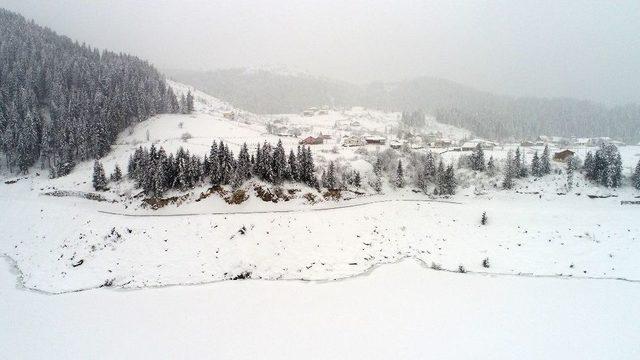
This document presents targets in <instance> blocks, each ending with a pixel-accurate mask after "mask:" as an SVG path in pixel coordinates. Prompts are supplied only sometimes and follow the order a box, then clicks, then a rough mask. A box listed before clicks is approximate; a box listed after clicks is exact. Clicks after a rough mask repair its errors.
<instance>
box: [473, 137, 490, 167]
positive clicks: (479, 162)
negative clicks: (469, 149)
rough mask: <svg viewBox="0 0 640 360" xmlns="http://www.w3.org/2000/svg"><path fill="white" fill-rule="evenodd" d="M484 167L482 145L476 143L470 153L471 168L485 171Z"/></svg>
mask: <svg viewBox="0 0 640 360" xmlns="http://www.w3.org/2000/svg"><path fill="white" fill-rule="evenodd" d="M485 169H486V165H485V162H484V151H483V150H482V146H481V145H480V144H479V143H478V145H476V148H475V149H474V150H473V153H472V154H471V170H475V171H485Z"/></svg>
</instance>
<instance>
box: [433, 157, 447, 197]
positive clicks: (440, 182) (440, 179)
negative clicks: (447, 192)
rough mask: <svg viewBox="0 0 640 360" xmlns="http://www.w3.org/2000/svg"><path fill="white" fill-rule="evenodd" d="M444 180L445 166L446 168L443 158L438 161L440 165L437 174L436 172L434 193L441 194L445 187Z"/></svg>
mask: <svg viewBox="0 0 640 360" xmlns="http://www.w3.org/2000/svg"><path fill="white" fill-rule="evenodd" d="M444 182H445V168H444V163H443V162H442V159H440V162H438V167H437V168H436V174H435V183H436V188H435V189H434V190H433V193H434V195H439V194H442V193H443V192H444V188H445V185H444Z"/></svg>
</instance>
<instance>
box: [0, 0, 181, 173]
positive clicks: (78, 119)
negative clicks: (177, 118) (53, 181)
mask: <svg viewBox="0 0 640 360" xmlns="http://www.w3.org/2000/svg"><path fill="white" fill-rule="evenodd" d="M188 98H189V99H188ZM192 109H193V97H192V96H191V95H190V94H189V95H188V96H187V97H183V98H182V99H180V100H178V99H177V98H176V96H175V94H174V93H173V91H172V90H171V88H169V87H168V85H167V84H166V81H165V79H164V77H163V76H162V75H161V74H160V73H158V71H157V70H156V69H155V68H154V67H153V66H151V65H150V64H149V63H147V62H145V61H143V60H140V59H138V58H136V57H134V56H130V55H126V54H116V53H113V52H110V51H102V52H101V51H99V50H98V49H95V48H91V47H89V46H87V45H85V44H79V43H77V42H74V41H72V40H71V39H69V38H67V37H65V36H60V35H57V34H56V33H55V32H53V31H51V30H49V29H47V28H43V27H40V26H38V25H36V24H35V23H33V22H32V21H26V20H25V19H24V18H23V17H22V16H20V15H17V14H14V13H12V12H9V11H6V10H3V9H0V146H1V149H2V152H3V153H4V155H5V158H6V166H7V167H8V168H9V170H10V171H14V170H17V171H19V172H22V173H24V172H26V171H27V170H28V169H29V167H31V166H33V165H34V164H36V163H37V162H38V161H40V165H41V167H42V168H49V169H50V170H51V175H52V176H53V177H55V176H63V175H66V174H67V173H68V172H69V171H70V170H71V169H72V168H73V166H74V165H75V163H76V162H77V161H82V160H88V159H92V158H99V157H101V156H103V155H105V154H106V153H107V152H108V151H109V150H110V146H111V144H112V143H113V142H114V140H115V139H116V136H117V135H118V133H119V132H120V131H122V130H123V129H124V128H126V127H127V126H129V125H131V124H132V123H135V122H138V121H142V120H145V119H147V118H149V117H150V116H153V115H155V114H159V113H175V112H189V111H191V110H192Z"/></svg>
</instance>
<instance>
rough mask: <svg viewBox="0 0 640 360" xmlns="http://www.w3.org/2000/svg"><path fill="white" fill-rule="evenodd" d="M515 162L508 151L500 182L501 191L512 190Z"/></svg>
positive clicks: (511, 153)
mask: <svg viewBox="0 0 640 360" xmlns="http://www.w3.org/2000/svg"><path fill="white" fill-rule="evenodd" d="M515 172H516V169H515V161H514V158H513V152H512V151H511V150H509V151H508V152H507V159H506V162H505V166H504V178H503V180H502V188H503V189H511V188H513V178H514V177H515Z"/></svg>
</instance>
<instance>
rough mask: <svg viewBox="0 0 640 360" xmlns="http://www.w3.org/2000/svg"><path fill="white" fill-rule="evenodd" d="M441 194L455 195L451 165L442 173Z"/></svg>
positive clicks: (454, 178) (454, 181) (454, 182)
mask: <svg viewBox="0 0 640 360" xmlns="http://www.w3.org/2000/svg"><path fill="white" fill-rule="evenodd" d="M443 184H444V186H443V189H442V190H443V193H444V194H446V195H453V194H455V193H456V187H457V182H456V174H455V171H454V169H453V164H449V166H447V169H446V170H445V173H444V181H443Z"/></svg>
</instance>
